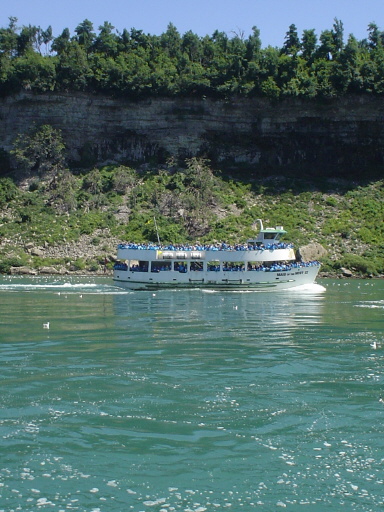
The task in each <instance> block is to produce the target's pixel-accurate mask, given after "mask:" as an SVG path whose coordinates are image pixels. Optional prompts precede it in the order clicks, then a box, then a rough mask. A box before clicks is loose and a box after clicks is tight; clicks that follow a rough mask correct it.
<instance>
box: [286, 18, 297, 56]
mask: <svg viewBox="0 0 384 512" xmlns="http://www.w3.org/2000/svg"><path fill="white" fill-rule="evenodd" d="M300 49H301V44H300V39H299V36H298V34H297V28H296V25H294V24H292V25H290V26H289V30H288V32H287V33H286V35H285V41H284V44H283V49H282V53H284V54H286V55H297V53H298V52H299V51H300Z"/></svg>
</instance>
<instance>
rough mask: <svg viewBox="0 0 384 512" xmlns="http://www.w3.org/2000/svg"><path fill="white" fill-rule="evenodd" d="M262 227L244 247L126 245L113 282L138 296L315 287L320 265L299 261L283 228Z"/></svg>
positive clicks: (313, 262) (121, 246) (118, 256)
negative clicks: (168, 291)
mask: <svg viewBox="0 0 384 512" xmlns="http://www.w3.org/2000/svg"><path fill="white" fill-rule="evenodd" d="M259 223H260V231H259V233H258V235H257V237H256V238H254V239H250V240H247V242H246V243H244V244H237V245H229V244H226V243H214V244H209V245H206V244H199V243H196V244H195V245H179V244H175V245H166V246H163V245H161V244H160V243H158V244H134V243H127V244H120V245H119V246H118V249H117V261H116V263H115V265H114V270H113V280H114V282H115V283H116V284H117V285H119V286H123V287H125V288H129V289H133V290H157V289H161V288H169V289H172V288H209V289H214V290H258V289H276V290H283V289H287V288H293V287H297V286H302V285H307V284H311V283H313V282H314V281H315V279H316V276H317V274H318V272H319V269H320V263H319V262H318V261H309V262H304V261H301V260H300V259H298V258H297V257H296V252H295V249H294V247H293V244H291V243H286V242H284V241H282V237H283V235H285V234H286V231H285V230H284V229H283V227H282V226H276V227H275V228H265V229H264V227H263V223H262V222H261V220H259Z"/></svg>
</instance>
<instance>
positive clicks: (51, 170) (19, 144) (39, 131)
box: [11, 125, 65, 179]
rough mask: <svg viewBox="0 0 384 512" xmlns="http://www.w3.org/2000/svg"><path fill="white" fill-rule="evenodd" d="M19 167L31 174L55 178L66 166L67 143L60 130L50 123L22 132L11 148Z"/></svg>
mask: <svg viewBox="0 0 384 512" xmlns="http://www.w3.org/2000/svg"><path fill="white" fill-rule="evenodd" d="M11 154H12V155H13V157H14V159H15V161H16V164H17V166H18V168H19V169H20V170H21V171H22V172H24V173H26V174H29V175H38V176H40V177H43V178H51V179H54V178H55V176H56V175H57V173H58V172H59V171H60V170H62V169H63V168H64V163H65V144H64V142H63V138H62V135H61V131H60V130H56V129H55V128H53V127H52V126H50V125H43V126H40V127H39V128H34V129H32V130H31V131H30V132H29V133H25V134H20V135H19V136H18V137H17V139H16V141H15V142H14V144H13V149H12V150H11Z"/></svg>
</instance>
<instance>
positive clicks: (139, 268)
mask: <svg viewBox="0 0 384 512" xmlns="http://www.w3.org/2000/svg"><path fill="white" fill-rule="evenodd" d="M319 265H320V263H319V262H318V261H316V260H315V261H308V262H304V261H300V262H293V263H272V264H271V265H252V264H251V263H248V266H247V270H248V271H256V272H285V271H289V270H295V269H300V268H305V267H314V266H319ZM114 269H115V270H124V271H126V270H128V265H127V264H126V263H124V262H117V263H115V265H114ZM129 270H130V271H132V272H148V264H144V265H143V264H142V265H138V264H134V265H131V266H130V268H129ZM169 270H171V265H161V266H156V267H155V268H152V270H151V272H163V271H169ZM174 270H175V271H176V272H183V273H184V272H187V266H186V265H183V264H181V263H180V264H178V266H177V267H176V266H175V267H174ZM190 270H193V271H202V270H203V267H202V266H191V268H190ZM207 270H208V271H210V272H219V271H220V265H213V264H212V265H208V266H207ZM222 270H223V271H224V272H242V271H244V270H245V266H244V265H236V264H229V265H228V264H223V267H222Z"/></svg>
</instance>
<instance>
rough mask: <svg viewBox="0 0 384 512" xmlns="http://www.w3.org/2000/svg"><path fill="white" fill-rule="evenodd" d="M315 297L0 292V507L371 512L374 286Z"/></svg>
mask: <svg viewBox="0 0 384 512" xmlns="http://www.w3.org/2000/svg"><path fill="white" fill-rule="evenodd" d="M320 285H321V286H320ZM320 285H319V286H318V285H315V286H314V287H310V288H309V289H306V290H301V291H286V292H248V293H236V292H221V293H218V292H203V291H197V290H189V291H188V290H186V291H185V290H184V291H174V292H172V291H163V292H162V291H158V292H156V293H153V292H129V291H124V290H121V289H119V288H116V287H114V286H112V283H111V281H110V280H108V279H98V280H91V279H80V278H79V279H69V278H61V279H60V280H59V279H57V278H53V277H50V278H44V279H43V278H36V279H16V278H2V279H0V357H1V374H0V386H1V388H0V389H1V394H0V407H1V408H0V450H1V451H0V454H1V457H0V511H4V512H11V511H18V510H20V511H23V512H26V511H31V512H32V511H33V512H34V511H37V510H55V511H68V510H77V511H90V512H91V511H93V512H96V511H100V512H120V511H121V512H123V511H134V512H140V511H148V512H172V511H185V512H204V511H221V510H229V511H236V512H237V511H239V510H240V511H251V510H260V511H279V510H284V509H285V510H287V511H296V510H300V511H301V510H302V511H311V512H312V511H339V510H348V511H350V510H352V511H355V510H356V511H364V512H367V511H374V512H377V511H379V510H382V509H383V507H384V485H383V484H384V470H383V463H384V436H383V427H384V404H383V403H380V402H379V397H380V394H381V393H382V392H383V395H384V380H383V364H384V334H383V315H384V281H383V280H380V281H379V280H372V281H356V280H353V281H332V280H324V281H320ZM324 289H325V290H326V291H324ZM46 322H49V323H50V328H49V329H45V328H43V323H46Z"/></svg>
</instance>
